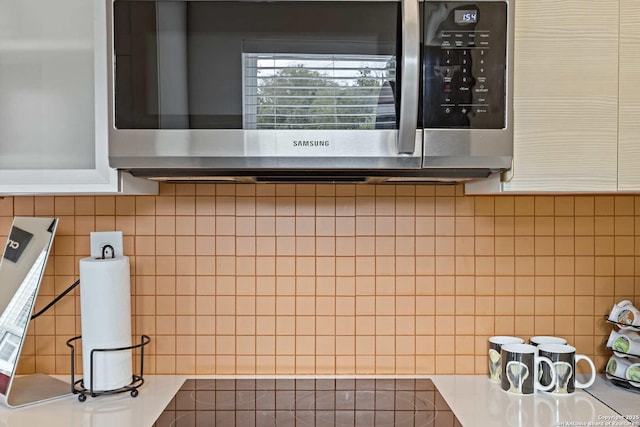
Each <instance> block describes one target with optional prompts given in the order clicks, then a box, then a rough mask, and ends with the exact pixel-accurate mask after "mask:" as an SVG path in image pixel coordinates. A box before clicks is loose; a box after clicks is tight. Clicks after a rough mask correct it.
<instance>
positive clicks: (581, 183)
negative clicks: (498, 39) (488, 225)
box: [466, 0, 640, 194]
mask: <svg viewBox="0 0 640 427" xmlns="http://www.w3.org/2000/svg"><path fill="white" fill-rule="evenodd" d="M628 2H629V3H631V2H632V0H628ZM618 12H619V9H618V2H617V1H613V0H605V1H602V0H568V1H562V2H559V1H557V0H518V1H516V2H515V16H516V19H515V45H514V46H515V56H514V61H515V65H514V75H515V77H514V132H515V134H514V164H513V169H512V170H511V171H510V172H509V173H507V174H505V176H503V179H502V181H501V180H500V179H498V178H497V177H496V178H495V179H493V180H488V181H484V182H477V183H469V184H467V185H466V191H467V193H470V194H474V193H497V192H501V191H504V192H516V193H538V192H540V193H543V192H553V193H557V192H612V191H616V190H617V184H618V182H617V180H618V177H617V174H618V151H617V148H618V28H619V25H618ZM637 15H638V13H637V12H636V17H637ZM629 25H632V21H631V20H629ZM635 31H636V35H637V34H638V30H637V29H635ZM635 41H636V43H637V42H638V39H637V38H636V40H635ZM629 43H631V40H630V41H629ZM620 56H621V57H622V54H621V55H620ZM639 61H640V60H639V59H638V57H637V55H636V58H635V69H636V70H637V67H638V66H640V62H639ZM632 70H634V66H632V65H631V64H629V72H630V73H632ZM630 76H631V74H630ZM629 82H630V86H631V82H632V80H631V78H630V79H629ZM621 86H622V85H621ZM624 90H626V88H625V89H622V88H621V91H624ZM621 93H622V92H621ZM636 94H637V92H636ZM632 98H633V100H634V101H635V102H636V111H638V108H637V106H638V104H637V102H638V99H640V98H638V97H637V96H636V97H632ZM636 116H637V115H636ZM638 122H639V121H638V120H637V119H636V120H635V122H634V125H635V126H636V128H637V127H638V126H640V124H639V123H638ZM635 135H638V132H635ZM638 157H639V155H636V158H638ZM636 164H637V163H636ZM637 173H638V174H637V175H636V176H637V177H640V171H637ZM636 181H637V182H638V181H639V180H638V179H636Z"/></svg>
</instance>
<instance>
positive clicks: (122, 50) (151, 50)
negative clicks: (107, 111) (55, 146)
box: [113, 0, 401, 130]
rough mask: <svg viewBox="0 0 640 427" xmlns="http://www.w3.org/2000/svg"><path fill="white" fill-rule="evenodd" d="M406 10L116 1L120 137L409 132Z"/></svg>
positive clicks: (380, 5) (390, 5) (364, 5)
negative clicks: (400, 58) (401, 52)
mask: <svg viewBox="0 0 640 427" xmlns="http://www.w3.org/2000/svg"><path fill="white" fill-rule="evenodd" d="M399 13H400V4H399V3H398V2H378V1H376V2H360V1H346V2H312V1H311V2H308V1H305V2H293V1H283V2H277V1H276V2H248V1H247V2H225V1H176V2H171V1H157V2H153V1H146V0H139V1H129V0H115V1H114V14H113V15H114V26H113V28H114V56H115V58H114V60H115V68H114V70H115V72H114V73H115V74H114V82H115V94H114V98H115V99H114V101H115V102H114V104H115V114H114V117H115V126H116V128H118V129H296V130H304V129H336V130H361V129H397V124H396V123H397V114H396V113H397V97H396V96H395V92H396V86H398V85H399V84H400V78H401V76H400V75H399V72H398V66H399V64H398V63H397V60H396V57H397V52H398V45H399V43H398V39H399V36H398V31H399V28H398V16H399Z"/></svg>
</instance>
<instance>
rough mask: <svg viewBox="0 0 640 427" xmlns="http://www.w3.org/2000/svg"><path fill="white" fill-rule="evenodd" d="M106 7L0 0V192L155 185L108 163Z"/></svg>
mask: <svg viewBox="0 0 640 427" xmlns="http://www.w3.org/2000/svg"><path fill="white" fill-rule="evenodd" d="M105 8H106V2H105V1H101V0H98V1H88V0H56V1H50V0H19V1H16V0H0V194H35V193H52V194H55V193H94V194H99V193H116V192H131V193H154V192H156V191H157V184H155V183H153V182H150V181H143V180H138V179H135V178H132V177H131V176H128V175H126V174H119V173H118V172H117V171H115V170H113V169H111V168H109V165H108V148H107V87H106V81H107V80H106V79H107V75H106V68H107V56H106V9H105Z"/></svg>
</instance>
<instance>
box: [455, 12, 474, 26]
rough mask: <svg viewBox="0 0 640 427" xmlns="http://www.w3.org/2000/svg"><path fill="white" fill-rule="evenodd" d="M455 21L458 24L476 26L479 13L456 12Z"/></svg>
mask: <svg viewBox="0 0 640 427" xmlns="http://www.w3.org/2000/svg"><path fill="white" fill-rule="evenodd" d="M454 20H455V22H456V24H476V23H477V22H478V11H477V10H456V11H455V15H454Z"/></svg>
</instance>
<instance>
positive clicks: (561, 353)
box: [538, 344, 597, 394]
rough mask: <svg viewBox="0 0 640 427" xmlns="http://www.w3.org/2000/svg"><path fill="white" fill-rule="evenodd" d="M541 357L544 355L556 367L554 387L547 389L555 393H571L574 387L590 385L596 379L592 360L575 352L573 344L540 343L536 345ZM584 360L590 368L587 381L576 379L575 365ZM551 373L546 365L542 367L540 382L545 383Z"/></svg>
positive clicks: (549, 378)
mask: <svg viewBox="0 0 640 427" xmlns="http://www.w3.org/2000/svg"><path fill="white" fill-rule="evenodd" d="M538 351H539V354H540V356H541V357H546V358H548V359H549V360H551V361H552V362H553V366H554V367H555V368H556V373H555V377H556V378H555V383H556V385H555V387H553V388H552V389H551V390H549V391H550V392H551V393H555V394H571V393H573V392H574V391H575V389H576V388H587V387H591V386H592V385H593V383H594V382H595V380H596V373H597V372H596V367H595V365H594V364H593V361H592V360H591V359H589V358H588V357H587V356H585V355H584V354H576V349H575V347H573V346H570V345H566V344H542V345H540V346H539V347H538ZM581 360H584V361H585V362H587V363H588V364H589V367H590V368H591V376H590V378H589V380H588V381H587V382H584V383H583V382H580V381H578V380H577V379H576V365H577V364H578V362H579V361H581ZM552 375H553V374H552V373H551V371H549V370H548V369H547V367H546V366H543V367H542V378H541V380H540V381H541V382H542V383H543V384H546V383H547V382H548V381H550V380H551V376H552Z"/></svg>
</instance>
